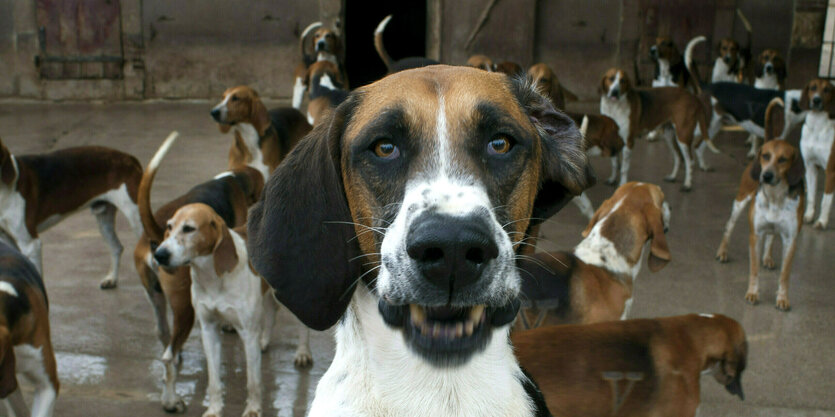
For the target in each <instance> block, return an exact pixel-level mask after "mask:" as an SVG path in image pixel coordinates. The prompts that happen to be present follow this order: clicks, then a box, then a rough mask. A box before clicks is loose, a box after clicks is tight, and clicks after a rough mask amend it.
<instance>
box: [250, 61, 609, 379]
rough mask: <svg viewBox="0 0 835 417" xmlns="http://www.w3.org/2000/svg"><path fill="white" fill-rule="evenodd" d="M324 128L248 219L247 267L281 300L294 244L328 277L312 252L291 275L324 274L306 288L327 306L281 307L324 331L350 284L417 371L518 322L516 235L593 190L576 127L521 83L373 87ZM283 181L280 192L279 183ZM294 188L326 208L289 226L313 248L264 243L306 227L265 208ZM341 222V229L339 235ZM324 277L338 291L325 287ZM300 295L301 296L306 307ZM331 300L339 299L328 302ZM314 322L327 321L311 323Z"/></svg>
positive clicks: (437, 81) (461, 73)
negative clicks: (319, 195) (398, 336)
mask: <svg viewBox="0 0 835 417" xmlns="http://www.w3.org/2000/svg"><path fill="white" fill-rule="evenodd" d="M329 117H330V120H326V121H324V122H323V123H322V124H321V125H320V127H318V128H317V130H315V131H314V132H313V133H312V134H311V137H309V138H308V139H306V140H305V141H304V142H303V143H302V144H300V146H299V147H297V148H296V150H294V152H293V153H292V154H291V155H290V156H289V157H288V158H289V159H288V160H286V161H285V163H284V164H282V166H281V167H279V169H278V170H277V171H276V174H274V175H273V177H272V179H271V180H270V182H269V183H268V184H267V189H266V192H265V197H264V200H263V201H262V202H261V203H259V204H258V205H256V206H255V207H254V208H253V210H252V211H251V213H250V216H251V217H250V222H249V228H250V237H251V241H252V242H254V243H253V244H251V250H252V251H253V260H254V262H255V264H256V268H257V269H258V270H259V272H260V273H261V274H263V275H264V276H265V278H266V279H267V280H268V281H270V283H271V284H272V285H273V286H274V287H276V288H279V291H278V292H279V293H280V292H281V290H280V288H282V287H284V286H288V285H295V284H294V283H292V282H290V277H287V275H288V274H287V272H288V271H287V270H286V269H287V268H288V267H289V268H291V269H292V270H296V269H298V270H300V271H301V270H302V269H304V268H303V267H302V266H301V265H298V266H294V265H291V264H288V263H285V262H282V259H287V260H288V261H290V259H291V257H293V256H294V255H293V251H297V250H296V249H294V248H293V247H294V246H296V245H297V244H298V241H299V239H301V240H302V241H304V240H305V235H307V236H308V237H309V238H310V239H311V242H316V243H311V245H313V246H316V247H318V249H320V250H322V251H325V252H322V253H328V252H334V253H328V258H331V259H333V262H335V264H332V265H327V260H322V259H319V260H318V261H317V260H312V259H309V258H310V257H311V254H310V253H307V254H300V255H299V257H300V258H303V259H299V260H294V261H290V262H296V263H302V262H303V263H305V265H308V264H307V263H308V262H309V265H310V266H307V267H305V268H310V267H313V268H314V269H320V268H325V269H327V270H328V271H329V274H326V275H322V274H316V273H313V272H315V271H312V272H308V273H306V274H305V276H307V277H309V276H311V275H312V276H317V277H318V276H322V277H323V278H321V279H330V281H322V282H319V283H316V285H320V286H321V287H323V288H327V292H328V294H325V296H324V297H323V295H321V294H319V295H318V296H317V297H318V298H316V299H315V300H313V299H311V300H308V304H310V305H304V304H303V303H301V300H296V301H292V300H288V302H286V303H285V304H287V305H288V307H289V308H290V309H291V310H293V311H294V312H295V313H296V314H297V316H299V317H300V318H301V319H302V320H303V321H305V322H306V324H308V325H310V326H311V327H314V328H318V327H322V326H323V325H324V327H327V326H330V325H331V324H333V322H334V321H335V320H336V319H338V317H339V316H341V314H342V311H344V307H342V308H341V309H339V310H334V311H330V312H329V311H328V309H329V308H333V306H334V305H337V306H339V305H342V306H345V305H346V304H347V300H345V299H344V296H345V294H346V293H347V294H349V295H350V293H351V290H352V287H353V285H355V284H357V285H366V286H368V287H369V289H370V290H372V292H373V293H375V294H376V296H377V297H378V299H379V306H378V307H379V313H380V314H381V315H382V318H383V320H384V321H385V322H386V323H387V324H388V325H389V326H390V327H391V328H393V329H396V330H398V331H400V332H401V333H402V336H403V337H404V338H405V340H406V343H407V345H408V346H409V347H410V348H412V350H413V351H414V352H416V353H417V354H418V355H419V356H420V357H422V358H424V359H425V360H427V361H429V362H431V363H434V364H447V365H450V364H457V363H463V362H464V361H466V360H467V359H469V358H470V357H471V356H472V355H473V354H474V353H476V352H478V351H479V350H480V349H482V348H483V347H484V346H486V344H487V342H488V341H489V339H490V336H491V333H492V329H494V328H499V327H502V326H505V325H507V324H508V323H509V322H511V321H512V320H513V318H514V317H515V315H516V312H517V310H518V306H519V303H518V301H517V295H518V291H519V276H518V272H517V270H516V268H515V256H516V255H515V254H516V249H517V248H518V246H519V242H520V241H521V240H522V239H524V237H525V235H526V232H527V230H528V227H529V226H530V225H531V224H532V222H538V221H541V219H544V218H547V217H548V216H550V215H551V214H553V212H555V211H556V210H558V208H559V207H561V206H562V205H563V204H565V202H567V201H568V199H567V198H566V197H568V196H569V195H576V194H577V193H579V192H581V191H582V190H583V189H584V188H585V187H587V186H588V185H589V184H590V183H592V182H593V178H592V174H591V172H590V168H589V165H588V161H587V159H586V156H585V154H584V153H583V152H582V150H581V149H582V148H581V138H580V135H579V132H578V131H577V128H576V126H575V125H574V123H573V122H572V121H571V120H570V119H569V118H568V117H567V116H565V115H564V114H563V113H561V112H558V111H557V110H555V109H554V108H553V106H552V105H551V104H550V102H549V101H548V99H547V98H545V97H543V96H541V95H540V94H539V93H537V92H536V91H535V90H534V88H533V86H531V85H529V84H525V81H523V80H510V79H508V78H507V77H505V76H503V75H499V74H492V73H487V72H484V71H480V70H476V69H473V68H468V67H448V66H432V67H426V68H421V69H416V70H409V71H403V72H400V73H396V74H394V75H391V76H389V77H386V78H384V79H383V80H381V81H378V82H376V83H374V84H372V85H370V86H367V87H363V88H361V89H359V90H358V91H356V92H355V93H353V94H352V96H351V97H350V98H349V99H348V101H346V103H343V104H342V105H340V107H339V108H337V109H336V111H334V112H333V113H332V114H331V116H329ZM328 155H330V157H328ZM317 158H318V159H321V158H325V159H324V160H322V161H320V162H315V161H316V160H317ZM328 158H330V159H328ZM331 164H332V165H331ZM329 166H331V168H330V170H332V172H331V171H329V170H325V171H328V172H324V174H327V175H328V176H332V178H328V176H325V175H324V174H323V172H321V168H328V167H329ZM282 167H285V168H286V171H285V170H282ZM303 167H306V168H303ZM291 169H294V170H300V169H301V170H303V171H302V172H295V173H291V172H290V170H291ZM311 169H314V170H316V169H319V171H310V170H311ZM291 174H292V177H293V178H296V179H295V180H293V181H295V184H293V185H292V187H293V189H290V188H288V187H290V184H288V183H289V182H292V181H289V180H288V179H282V178H283V177H284V176H285V175H288V178H290V176H289V175H291ZM306 180H307V181H311V180H314V181H318V182H319V183H320V185H319V187H320V189H323V193H326V194H328V193H333V195H332V196H327V195H326V196H325V197H326V201H327V204H326V207H322V209H323V210H328V211H329V212H323V213H310V212H309V207H313V206H311V205H310V204H311V203H312V201H310V199H311V196H304V197H302V198H303V199H305V201H306V202H307V204H306V205H305V207H308V211H307V212H306V213H305V214H304V215H302V213H299V214H298V216H299V218H301V217H304V221H305V222H306V223H307V224H310V222H311V221H312V222H314V223H315V222H317V221H320V222H323V223H325V224H331V225H332V226H330V227H331V228H332V229H331V232H329V233H327V234H326V235H319V234H317V235H316V236H313V235H312V234H311V232H316V233H324V232H325V231H326V230H323V227H322V225H321V224H315V226H314V225H310V226H308V227H310V228H311V229H312V230H307V229H306V228H305V231H304V232H302V231H299V234H297V233H294V231H292V230H291V231H289V235H288V236H290V235H292V236H294V239H293V240H294V241H295V242H296V243H295V244H291V242H290V241H289V240H288V241H287V242H286V244H285V243H284V242H281V241H280V240H281V239H282V237H280V236H277V235H275V234H273V233H271V232H270V231H271V230H272V228H273V227H277V226H278V223H280V224H281V226H280V227H282V230H283V232H282V233H281V234H287V233H288V231H287V230H285V228H286V227H287V225H293V226H296V227H299V228H302V226H303V225H301V224H298V222H299V221H300V219H299V218H295V217H294V218H293V219H292V220H291V219H288V218H286V217H287V216H288V215H292V214H293V213H291V212H289V211H290V210H284V211H283V212H276V211H275V210H272V209H271V207H272V205H273V204H276V201H287V200H286V199H288V198H290V199H292V198H295V197H293V196H292V194H294V193H296V192H298V191H297V190H302V189H308V190H310V189H315V188H308V187H307V186H305V185H304V184H299V183H298V182H299V181H306ZM323 181H324V182H323ZM310 186H311V187H316V186H314V185H312V184H311V185H310ZM538 191H539V193H538ZM340 196H344V197H342V198H344V200H343V201H344V206H340V205H339V204H338V203H339V201H340V199H341V198H340ZM274 198H280V199H281V200H273V199H274ZM339 221H343V222H346V223H350V224H353V225H354V228H353V230H351V231H350V233H348V232H347V230H345V229H344V226H343V228H342V229H339V230H341V232H336V230H337V229H336V227H338V226H337V225H335V224H334V222H337V223H338V222H339ZM346 233H347V234H346ZM346 242H347V244H346ZM350 245H356V246H355V247H353V251H355V252H352V247H351V246H350ZM314 249H316V248H314ZM312 252H313V253H319V251H317V250H314V251H312ZM352 255H353V256H352ZM275 257H278V258H280V259H277V258H275ZM334 258H335V259H334ZM352 258H353V259H352ZM348 259H351V261H349V263H348V264H345V261H346V260H348ZM313 265H316V266H313ZM335 272H336V273H344V274H345V275H347V276H345V277H343V279H342V280H341V281H340V280H336V281H334V278H333V275H334V273H335ZM282 275H283V276H282ZM328 275H329V276H330V277H329V278H327V277H328ZM375 276H376V278H374V277H375ZM337 278H338V277H337ZM305 279H308V278H305ZM358 281H359V282H358ZM308 284H310V281H308ZM306 288H307V289H306V290H304V291H302V293H303V294H304V293H306V294H313V293H314V292H315V291H313V290H311V287H310V285H307V287H306ZM314 290H315V288H314ZM290 293H291V294H298V293H297V292H290ZM329 294H333V296H339V297H338V298H337V299H332V300H328V299H326V297H328V296H331V295H329ZM311 298H312V296H311ZM282 302H283V303H284V302H285V301H284V300H282ZM311 303H313V304H317V305H313V304H311ZM318 304H322V305H318ZM314 307H315V308H314ZM322 311H325V312H326V314H327V313H331V314H332V317H328V318H327V319H326V320H324V321H322V320H323V318H322ZM314 314H315V315H316V317H313V315H314Z"/></svg>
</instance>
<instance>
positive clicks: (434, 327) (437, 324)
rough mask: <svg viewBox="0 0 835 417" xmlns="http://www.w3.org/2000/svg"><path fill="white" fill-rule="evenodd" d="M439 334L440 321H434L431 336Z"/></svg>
mask: <svg viewBox="0 0 835 417" xmlns="http://www.w3.org/2000/svg"><path fill="white" fill-rule="evenodd" d="M440 335H441V324H440V323H435V325H434V326H433V327H432V337H438V336H440Z"/></svg>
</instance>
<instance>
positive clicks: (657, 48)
mask: <svg viewBox="0 0 835 417" xmlns="http://www.w3.org/2000/svg"><path fill="white" fill-rule="evenodd" d="M649 56H650V58H652V60H653V61H658V60H659V59H666V60H667V62H668V63H670V64H675V63H677V62H678V61H680V60H681V54H680V53H679V52H678V48H676V45H675V43H673V40H672V39H670V37H669V36H659V37H657V38H655V44H654V45H652V47H650V48H649Z"/></svg>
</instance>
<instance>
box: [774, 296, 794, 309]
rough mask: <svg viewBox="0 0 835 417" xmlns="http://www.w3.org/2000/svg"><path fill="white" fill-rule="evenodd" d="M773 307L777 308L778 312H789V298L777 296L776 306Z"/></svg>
mask: <svg viewBox="0 0 835 417" xmlns="http://www.w3.org/2000/svg"><path fill="white" fill-rule="evenodd" d="M774 307H777V309H778V310H780V311H789V310H791V308H792V307H791V305H790V304H789V297H786V296H781V295H778V296H777V304H776V305H775V306H774Z"/></svg>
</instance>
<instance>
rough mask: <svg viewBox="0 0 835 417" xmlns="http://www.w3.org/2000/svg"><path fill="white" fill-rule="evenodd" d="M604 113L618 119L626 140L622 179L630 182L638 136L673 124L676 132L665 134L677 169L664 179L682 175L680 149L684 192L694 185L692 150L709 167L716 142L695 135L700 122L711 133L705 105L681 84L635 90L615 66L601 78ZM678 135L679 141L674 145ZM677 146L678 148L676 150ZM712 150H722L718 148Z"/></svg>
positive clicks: (701, 163) (699, 160) (702, 128)
mask: <svg viewBox="0 0 835 417" xmlns="http://www.w3.org/2000/svg"><path fill="white" fill-rule="evenodd" d="M599 91H600V112H601V113H603V114H604V115H606V116H609V117H611V118H612V119H614V120H615V122H617V124H618V127H619V134H620V136H621V137H622V138H623V139H624V142H626V147H625V148H623V162H622V163H621V167H620V171H621V172H620V175H621V178H620V180H621V182H622V183H623V182H624V181H626V178H627V175H628V173H629V164H630V156H631V154H632V147H633V146H634V144H635V138H636V137H637V136H638V135H639V134H641V133H643V132H646V131H650V130H653V129H655V128H656V127H659V126H663V125H665V124H667V123H671V124H672V126H673V129H674V130H675V134H674V135H664V136H665V139H666V140H667V145H668V146H669V148H670V152H671V153H672V156H673V171H672V172H671V173H670V175H668V176H667V177H665V178H664V180H665V181H675V180H676V177H677V176H678V168H679V159H680V158H679V151H680V152H681V155H682V156H683V157H684V168H685V173H684V184H683V186H682V191H689V190H690V189H691V188H692V187H693V179H692V175H693V168H692V162H691V158H690V152H691V149H692V148H693V147H695V148H696V158H697V160H698V162H699V167H700V168H701V169H702V170H708V169H709V167H708V165H707V163H705V161H704V149H705V147H708V146H709V145H712V144H711V142H710V138H709V137H707V138H703V137H701V136H699V137H695V138H694V136H696V135H695V134H694V130H695V128H696V126H697V125H698V126H699V128H700V132H702V136H704V132H707V130H706V129H707V120H706V117H705V112H704V108H703V107H702V103H701V102H700V101H699V99H698V97H696V96H695V95H693V94H692V93H690V92H689V91H687V90H685V89H683V88H678V87H657V88H651V89H643V90H639V89H635V88H632V83H631V82H630V81H629V77H628V76H627V75H626V73H625V72H624V71H623V70H620V69H618V68H612V69H610V70H608V71H606V73H605V74H603V78H602V80H601V81H600V88H599ZM673 136H675V140H676V144H673ZM676 145H677V146H678V150H676ZM711 150H712V151H714V152H718V150H716V149H715V147H713V146H711Z"/></svg>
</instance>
